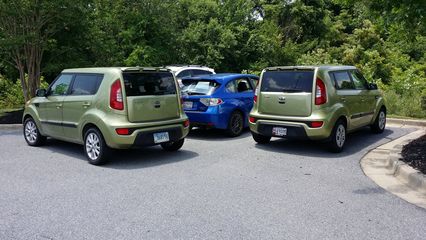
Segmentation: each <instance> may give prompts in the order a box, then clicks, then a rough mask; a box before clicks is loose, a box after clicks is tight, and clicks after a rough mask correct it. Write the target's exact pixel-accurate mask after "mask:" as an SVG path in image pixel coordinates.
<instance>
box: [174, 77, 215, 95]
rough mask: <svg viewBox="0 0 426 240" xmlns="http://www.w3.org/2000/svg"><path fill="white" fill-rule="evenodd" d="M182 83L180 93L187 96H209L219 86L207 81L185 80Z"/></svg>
mask: <svg viewBox="0 0 426 240" xmlns="http://www.w3.org/2000/svg"><path fill="white" fill-rule="evenodd" d="M182 83H183V88H182V93H183V94H188V95H210V94H212V93H213V92H214V91H215V90H216V89H217V88H218V87H219V86H220V84H219V83H217V82H215V81H208V80H195V81H192V80H187V81H182Z"/></svg>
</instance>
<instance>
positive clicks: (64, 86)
mask: <svg viewBox="0 0 426 240" xmlns="http://www.w3.org/2000/svg"><path fill="white" fill-rule="evenodd" d="M72 78H73V75H72V74H62V75H61V76H59V78H58V79H56V81H55V82H54V83H53V85H52V86H50V90H49V95H50V96H61V95H66V94H67V92H68V88H69V86H70V83H71V80H72Z"/></svg>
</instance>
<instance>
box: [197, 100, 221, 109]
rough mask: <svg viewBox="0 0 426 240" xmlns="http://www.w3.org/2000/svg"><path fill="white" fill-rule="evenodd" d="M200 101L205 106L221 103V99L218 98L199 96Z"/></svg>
mask: <svg viewBox="0 0 426 240" xmlns="http://www.w3.org/2000/svg"><path fill="white" fill-rule="evenodd" d="M200 102H201V103H202V104H204V105H205V106H207V107H209V106H217V105H220V104H222V103H223V100H222V99H220V98H200Z"/></svg>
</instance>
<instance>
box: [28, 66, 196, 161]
mask: <svg viewBox="0 0 426 240" xmlns="http://www.w3.org/2000/svg"><path fill="white" fill-rule="evenodd" d="M23 125H24V128H23V131H24V137H25V140H26V142H27V143H28V144H29V145H30V146H39V145H42V144H43V143H44V142H45V140H46V137H52V138H56V139H59V140H63V141H68V142H74V143H78V144H82V145H84V152H85V153H86V156H87V158H88V160H89V163H91V164H95V165H99V164H102V163H104V162H105V160H106V158H107V157H108V151H109V149H110V148H115V149H125V148H131V147H134V146H151V145H157V144H160V145H161V146H162V147H163V148H164V149H165V150H167V151H177V150H178V149H180V148H181V147H182V145H183V143H184V138H185V137H186V135H187V134H188V132H189V121H188V118H187V116H186V115H185V113H184V112H183V110H182V107H181V97H180V91H179V90H178V85H177V82H176V79H175V78H174V76H173V74H172V73H171V72H170V71H169V70H168V69H161V68H139V67H134V68H112V67H111V68H81V69H67V70H64V71H62V73H61V74H60V75H59V76H58V77H57V78H56V80H55V81H54V82H53V83H52V84H51V85H50V86H49V88H48V89H47V90H45V89H39V90H37V92H36V97H35V98H33V99H31V100H30V101H28V102H27V103H26V105H25V111H24V115H23Z"/></svg>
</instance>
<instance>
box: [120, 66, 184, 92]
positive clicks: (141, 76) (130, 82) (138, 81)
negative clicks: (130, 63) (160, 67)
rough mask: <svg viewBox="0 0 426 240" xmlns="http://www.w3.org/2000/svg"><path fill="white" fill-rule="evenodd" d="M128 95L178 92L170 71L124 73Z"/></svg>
mask: <svg viewBox="0 0 426 240" xmlns="http://www.w3.org/2000/svg"><path fill="white" fill-rule="evenodd" d="M123 79H124V85H125V89H126V95H127V96H146V95H167V94H176V86H175V80H174V78H173V74H172V73H170V72H136V73H128V72H124V73H123Z"/></svg>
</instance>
